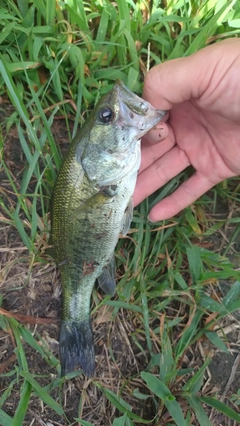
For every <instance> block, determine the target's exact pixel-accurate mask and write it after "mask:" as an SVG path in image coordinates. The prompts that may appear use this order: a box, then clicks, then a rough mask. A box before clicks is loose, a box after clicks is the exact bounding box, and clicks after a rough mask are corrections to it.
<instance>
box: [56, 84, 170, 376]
mask: <svg viewBox="0 0 240 426" xmlns="http://www.w3.org/2000/svg"><path fill="white" fill-rule="evenodd" d="M164 115H165V111H160V110H156V109H155V108H154V107H153V106H151V105H150V104H149V103H148V102H146V101H144V100H143V99H141V98H139V97H138V96H137V95H135V94H134V93H132V92H131V91H130V90H129V89H128V88H127V87H126V86H124V84H123V83H122V82H121V81H118V82H116V84H115V85H114V87H113V89H112V90H111V91H110V92H108V93H107V94H106V95H105V96H103V98H102V99H101V100H100V101H99V103H98V104H97V106H96V107H95V109H94V110H93V112H92V113H91V115H90V116H89V118H88V119H87V120H86V122H85V123H84V125H83V127H82V128H81V130H80V131H79V133H78V134H77V135H76V137H75V138H74V139H73V141H72V142H71V144H70V147H69V150H68V153H67V155H66V158H65V159H64V161H63V164H62V166H61V169H60V172H59V175H58V178H57V181H56V185H55V189H54V193H53V204H52V211H51V221H52V231H51V240H52V245H53V253H54V258H55V260H56V262H57V265H58V267H59V269H60V272H61V279H62V289H63V312H62V322H61V329H60V347H59V350H60V361H61V375H62V376H63V375H65V374H66V373H68V372H71V371H73V370H74V368H75V367H76V366H77V365H78V364H80V365H81V367H82V369H83V371H84V373H85V374H86V375H87V376H92V375H93V374H94V370H95V355H94V340H93V333H92V328H91V322H90V298H91V293H92V289H93V286H94V283H95V281H96V279H98V282H99V285H100V286H101V287H102V289H103V290H104V291H105V293H107V294H111V295H113V294H114V292H115V264H114V250H115V247H116V244H117V241H118V238H119V234H120V233H123V234H126V233H127V232H128V229H129V226H130V223H131V220H132V210H133V208H132V194H133V191H134V188H135V184H136V179H137V173H138V169H139V166H140V139H141V137H142V136H143V135H145V133H147V132H148V131H149V130H150V129H151V128H152V127H154V126H155V125H156V124H157V123H158V122H159V121H160V120H161V119H162V118H163V116H164Z"/></svg>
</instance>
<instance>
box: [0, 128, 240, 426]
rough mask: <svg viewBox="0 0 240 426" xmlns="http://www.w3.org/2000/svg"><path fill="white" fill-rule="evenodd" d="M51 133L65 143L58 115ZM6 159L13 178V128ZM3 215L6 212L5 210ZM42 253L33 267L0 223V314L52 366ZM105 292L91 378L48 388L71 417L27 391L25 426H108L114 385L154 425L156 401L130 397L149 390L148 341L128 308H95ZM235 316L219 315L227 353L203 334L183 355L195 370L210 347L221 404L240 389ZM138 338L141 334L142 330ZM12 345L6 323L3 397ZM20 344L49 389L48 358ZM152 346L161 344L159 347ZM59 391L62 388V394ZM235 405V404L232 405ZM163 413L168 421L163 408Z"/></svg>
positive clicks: (1, 344) (50, 301)
mask: <svg viewBox="0 0 240 426" xmlns="http://www.w3.org/2000/svg"><path fill="white" fill-rule="evenodd" d="M54 131H55V135H59V132H60V133H61V138H59V139H61V143H62V144H67V135H66V134H65V132H64V130H63V126H62V123H61V121H60V122H58V123H55V125H54ZM6 159H7V162H8V164H9V166H10V167H11V171H12V173H13V175H14V177H15V178H16V179H17V178H18V176H20V175H21V173H22V170H23V167H24V162H23V156H22V153H21V150H20V147H19V141H18V138H17V134H16V131H15V130H14V129H12V130H11V131H10V133H9V135H8V138H7V144H6V147H5V161H6ZM0 178H1V186H2V194H3V199H4V197H5V194H8V197H7V198H8V201H7V202H9V200H11V199H12V202H13V203H14V197H11V194H9V187H8V182H7V180H6V177H5V175H4V173H3V171H2V170H0ZM5 199H6V198H5ZM219 208H220V211H219V212H218V214H221V215H225V216H226V214H227V209H226V206H221V205H220V207H219ZM2 216H5V214H4V212H3V211H2ZM233 231H234V229H232V228H228V229H226V228H224V227H223V228H222V229H220V231H219V232H218V233H216V235H215V236H214V237H212V238H211V244H212V245H213V246H214V247H215V249H216V251H217V250H221V249H223V247H224V243H225V239H228V238H229V236H230V235H232V233H233ZM214 239H215V241H214ZM239 247H240V240H239V241H237V240H235V244H234V245H233V246H232V250H231V252H230V255H231V256H232V260H233V261H234V262H235V264H236V267H239V264H238V262H239V257H238V255H237V252H238V249H239ZM43 259H44V261H43V262H42V263H40V262H34V263H33V265H32V259H31V256H29V254H28V251H27V250H26V247H25V246H24V245H23V243H22V241H21V239H20V237H19V235H18V233H17V232H16V230H15V228H14V227H13V226H11V225H9V224H7V223H4V222H2V223H1V227H0V288H1V294H2V296H3V302H2V309H4V311H3V310H2V311H0V313H3V314H4V316H6V315H10V316H11V317H14V316H15V318H16V319H18V320H19V321H20V323H24V324H25V327H26V328H27V329H28V330H31V332H32V333H33V335H34V336H35V339H36V340H37V341H38V342H39V344H40V345H45V346H46V348H45V349H46V353H50V354H52V355H53V363H52V365H54V363H55V365H56V362H57V359H58V335H59V324H60V316H61V281H60V276H59V273H58V271H57V269H56V266H55V264H54V262H53V261H52V260H51V258H50V257H47V256H45V257H44V255H43ZM30 265H31V266H30ZM230 285H231V282H228V281H226V282H220V283H219V294H220V297H221V293H222V294H224V293H226V289H227V288H228V287H229V286H230ZM102 298H103V295H102V294H101V293H99V292H98V291H97V289H96V290H95V291H94V295H93V302H92V308H93V311H94V313H93V315H92V323H93V328H94V336H95V348H96V377H94V379H87V378H84V376H83V375H78V376H77V377H74V378H73V379H72V380H68V381H66V382H65V383H63V384H60V382H59V384H60V388H59V387H55V388H53V389H52V390H51V396H52V397H53V398H54V399H55V400H56V401H61V402H62V404H63V406H64V409H65V413H66V415H67V419H68V420H67V419H65V418H64V416H60V415H58V414H56V412H54V411H53V410H51V409H50V408H49V407H48V406H47V405H45V404H43V403H42V401H41V400H40V399H39V398H38V397H37V396H32V398H31V401H30V403H29V408H28V411H27V415H26V417H25V420H24V423H23V424H24V425H25V426H30V425H33V424H34V425H48V426H50V425H67V424H69V422H74V421H75V420H74V419H76V418H83V419H85V420H86V421H88V422H90V423H92V424H94V425H96V426H98V425H99V426H100V425H102V426H108V425H109V426H110V425H112V423H113V420H114V419H115V418H116V417H119V416H120V414H119V412H118V411H117V409H116V408H115V406H114V405H113V404H111V403H110V401H109V398H108V397H107V395H106V392H104V391H103V387H104V388H107V389H109V390H110V391H111V390H112V391H113V392H114V393H118V392H119V394H120V395H121V397H122V398H123V399H125V401H126V402H127V403H128V404H130V405H131V406H132V407H133V408H134V412H135V413H136V414H138V415H139V416H141V417H143V418H145V419H149V420H150V419H153V422H151V424H155V422H154V416H155V414H156V407H155V405H154V401H153V399H152V398H147V399H145V400H144V399H143V400H139V399H137V398H136V397H135V396H134V391H135V390H136V389H138V390H139V391H140V392H142V393H145V394H146V393H147V389H146V388H145V387H144V385H143V382H142V381H140V380H139V378H138V377H139V376H138V372H139V371H141V370H143V369H144V368H146V366H147V363H148V350H147V347H146V345H145V343H144V335H143V334H142V338H141V345H142V346H143V347H144V348H145V347H146V351H145V353H143V352H142V351H141V350H140V349H139V347H138V345H137V342H135V341H134V339H133V338H132V334H133V331H134V330H136V328H141V323H139V321H138V317H137V315H133V313H132V312H130V311H126V310H123V309H120V311H119V313H118V314H117V315H115V314H114V308H113V307H111V306H107V305H102V306H101V307H100V308H99V309H96V306H97V304H98V303H100V302H101V300H102ZM19 314H20V315H19ZM21 315H22V316H21ZM239 317H240V315H235V314H234V315H229V316H228V317H227V318H226V317H225V318H224V321H223V322H222V324H221V326H222V328H223V330H224V333H225V334H226V335H227V338H228V342H229V343H228V346H229V353H224V352H223V351H220V350H217V349H216V348H214V347H212V346H210V344H209V343H207V342H208V341H206V340H202V341H200V342H197V344H196V345H195V346H194V347H192V348H191V350H190V351H188V352H187V353H186V354H185V359H184V363H185V366H186V367H193V368H197V367H200V366H201V365H202V363H203V362H204V359H205V358H206V355H207V353H209V352H211V354H212V356H213V359H212V362H211V364H210V366H209V368H208V369H207V374H206V376H205V381H204V384H203V394H204V395H210V396H213V395H214V394H215V393H217V394H218V395H219V397H220V398H221V400H223V401H224V402H225V401H226V399H225V398H227V397H230V396H231V395H232V394H233V393H236V392H237V390H238V389H239V388H240V369H239V360H240V357H239V343H240V331H239ZM34 318H48V322H47V321H45V320H43V323H41V324H34V323H33V322H34ZM49 321H50V322H49ZM138 336H141V333H139V334H138ZM15 348H16V340H15V338H14V336H13V334H12V332H11V330H9V329H4V327H3V329H2V330H1V331H0V373H3V374H5V376H4V377H2V379H1V384H0V398H1V395H2V394H3V392H5V391H6V389H7V388H8V387H9V386H10V384H11V382H12V380H13V378H14V377H15V376H16V373H15V375H13V376H12V375H8V374H7V373H10V372H11V371H14V365H15V364H16V359H17V358H18V354H17V353H16V350H15ZM24 349H25V356H26V359H27V363H28V368H29V371H30V372H31V374H32V375H33V377H35V378H36V380H37V381H38V382H39V383H40V384H41V386H42V387H43V386H47V385H49V384H50V388H51V383H53V382H54V380H55V382H56V381H57V380H58V372H57V370H56V368H54V367H52V366H51V365H49V362H46V360H44V358H43V357H42V356H40V354H38V353H37V352H36V351H35V350H34V349H33V348H32V347H31V346H29V345H27V344H26V343H24ZM157 351H158V348H156V352H157ZM58 371H59V366H58ZM16 377H17V376H16ZM21 383H22V379H21V378H20V379H19V380H17V381H16V384H15V385H14V391H13V392H11V394H10V395H9V398H7V400H6V402H5V403H4V405H3V407H2V409H3V410H4V411H5V412H6V413H7V414H9V415H10V416H13V415H14V413H15V411H16V409H17V406H18V403H19V398H20V394H19V389H20V386H21ZM59 389H61V392H60V391H59ZM237 408H238V407H237V406H235V409H236V410H237ZM209 417H210V419H211V421H212V424H213V425H218V426H220V425H223V426H227V425H234V422H231V421H230V420H228V419H226V418H225V417H224V416H223V415H221V414H219V413H217V412H216V411H214V410H212V411H209ZM165 419H167V414H166V415H165ZM79 424H80V423H79ZM135 424H138V423H135ZM194 424H195V423H194ZM196 425H197V422H196Z"/></svg>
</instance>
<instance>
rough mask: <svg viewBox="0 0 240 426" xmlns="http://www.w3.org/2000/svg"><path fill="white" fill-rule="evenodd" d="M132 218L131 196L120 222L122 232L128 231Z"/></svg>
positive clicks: (124, 233)
mask: <svg viewBox="0 0 240 426" xmlns="http://www.w3.org/2000/svg"><path fill="white" fill-rule="evenodd" d="M132 218H133V202H132V198H131V200H130V201H129V203H128V205H127V207H126V210H125V213H124V217H123V223H122V234H123V235H126V234H127V233H128V231H129V228H130V225H131V222H132Z"/></svg>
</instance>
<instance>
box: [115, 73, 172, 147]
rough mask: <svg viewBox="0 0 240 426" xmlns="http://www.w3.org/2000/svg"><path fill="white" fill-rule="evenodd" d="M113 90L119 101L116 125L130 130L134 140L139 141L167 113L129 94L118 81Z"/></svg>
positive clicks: (131, 93) (133, 94)
mask: <svg viewBox="0 0 240 426" xmlns="http://www.w3.org/2000/svg"><path fill="white" fill-rule="evenodd" d="M114 90H115V91H116V96H117V97H118V99H119V114H118V119H117V121H116V125H117V126H119V127H121V126H125V127H127V128H130V129H131V131H132V134H133V135H132V136H133V139H134V140H139V139H141V138H142V137H143V136H144V135H145V134H146V133H147V132H148V131H149V130H150V129H152V128H153V127H154V126H156V124H157V123H158V122H159V121H161V120H162V119H163V118H164V116H165V115H166V113H167V112H166V111H163V110H159V109H156V108H154V107H153V106H152V105H151V104H150V103H149V102H147V101H145V100H144V99H142V98H140V97H139V96H137V95H136V94H135V93H133V92H131V91H130V90H129V89H128V88H127V87H126V86H125V85H124V84H123V82H122V81H120V80H119V81H117V83H116V84H115V86H114ZM134 133H135V135H134Z"/></svg>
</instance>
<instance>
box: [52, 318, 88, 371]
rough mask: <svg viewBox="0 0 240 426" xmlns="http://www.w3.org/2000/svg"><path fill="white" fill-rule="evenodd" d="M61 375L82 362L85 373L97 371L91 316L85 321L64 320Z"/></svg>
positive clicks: (61, 339) (61, 337) (61, 331)
mask: <svg viewBox="0 0 240 426" xmlns="http://www.w3.org/2000/svg"><path fill="white" fill-rule="evenodd" d="M59 351H60V362H61V377H63V376H65V375H66V374H67V373H70V372H71V371H73V370H74V369H75V367H76V366H77V365H78V364H80V365H81V367H82V369H83V372H84V374H86V376H88V377H92V376H93V375H94V371H95V353H94V341H93V333H92V327H91V323H90V318H88V319H86V320H84V321H62V323H61V330H60V343H59Z"/></svg>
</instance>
